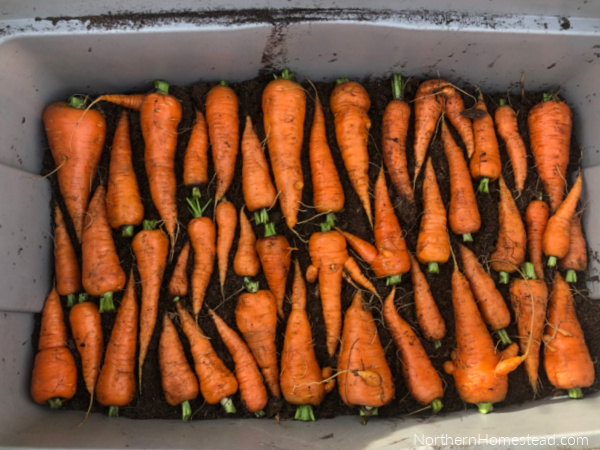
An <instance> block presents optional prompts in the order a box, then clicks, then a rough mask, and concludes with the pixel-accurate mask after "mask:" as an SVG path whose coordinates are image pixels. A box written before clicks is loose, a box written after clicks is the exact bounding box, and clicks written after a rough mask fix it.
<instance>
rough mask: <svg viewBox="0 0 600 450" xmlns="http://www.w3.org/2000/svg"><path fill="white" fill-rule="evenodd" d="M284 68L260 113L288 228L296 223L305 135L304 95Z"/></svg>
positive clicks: (269, 88)
mask: <svg viewBox="0 0 600 450" xmlns="http://www.w3.org/2000/svg"><path fill="white" fill-rule="evenodd" d="M293 76H294V74H293V73H290V72H289V71H288V70H287V69H285V70H284V71H283V72H282V74H281V76H279V77H277V76H276V77H275V80H273V81H271V82H270V83H269V84H268V85H267V87H266V88H265V90H264V91H263V95H262V111H263V120H264V128H265V134H266V137H267V146H268V148H269V156H270V158H271V167H272V169H273V175H274V177H275V185H276V186H277V190H278V191H279V192H280V193H281V195H280V197H279V204H280V205H281V210H282V212H283V215H284V216H285V222H286V223H287V226H288V227H289V228H294V226H295V225H296V222H297V217H298V209H299V208H300V202H301V200H302V188H303V187H304V180H303V178H302V165H301V164H300V152H301V150H302V139H303V135H304V116H305V114H306V95H305V94H304V89H303V88H302V86H301V85H300V84H298V83H296V82H294V81H292V80H291V78H292V77H293Z"/></svg>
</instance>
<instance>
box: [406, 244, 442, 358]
mask: <svg viewBox="0 0 600 450" xmlns="http://www.w3.org/2000/svg"><path fill="white" fill-rule="evenodd" d="M409 257H410V279H411V281H412V286H413V291H414V297H415V309H416V313H417V321H418V322H419V326H420V327H421V330H422V331H423V336H425V339H427V340H428V341H433V344H434V347H435V348H436V349H438V348H440V347H441V346H442V341H441V339H443V338H444V336H446V323H445V322H444V318H443V317H442V315H441V314H440V310H439V309H438V307H437V304H436V303H435V300H434V298H433V295H432V294H431V289H430V288H429V284H428V283H427V279H426V278H425V275H423V272H422V271H421V267H420V266H419V262H418V261H417V260H416V259H415V257H414V256H413V255H412V254H410V253H409Z"/></svg>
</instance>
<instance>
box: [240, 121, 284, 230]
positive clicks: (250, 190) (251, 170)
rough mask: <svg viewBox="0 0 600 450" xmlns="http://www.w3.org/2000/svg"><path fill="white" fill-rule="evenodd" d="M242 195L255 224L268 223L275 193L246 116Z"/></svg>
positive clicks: (250, 122) (243, 141) (265, 163)
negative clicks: (269, 210)
mask: <svg viewBox="0 0 600 450" xmlns="http://www.w3.org/2000/svg"><path fill="white" fill-rule="evenodd" d="M242 158H243V159H242V161H243V164H242V193H243V194H244V202H245V203H246V207H247V208H248V211H250V212H253V213H254V217H255V222H256V223H257V224H262V223H267V222H268V221H269V214H268V212H267V211H268V209H269V208H271V206H273V205H274V204H275V201H276V200H277V191H275V186H273V182H272V181H271V175H270V174H269V165H268V164H267V159H266V158H265V154H264V152H263V147H262V144H261V142H260V140H259V139H258V136H257V135H256V132H255V131H254V127H253V126H252V119H250V116H246V125H245V127H244V134H243V135H242Z"/></svg>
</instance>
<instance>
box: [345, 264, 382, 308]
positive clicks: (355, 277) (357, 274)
mask: <svg viewBox="0 0 600 450" xmlns="http://www.w3.org/2000/svg"><path fill="white" fill-rule="evenodd" d="M344 270H345V271H346V273H347V274H348V275H349V276H350V278H351V279H352V281H354V282H356V283H358V284H360V285H361V286H362V287H364V288H365V289H366V290H367V291H369V292H370V293H371V294H373V295H375V296H376V297H378V298H379V293H378V292H377V289H375V286H373V283H371V281H370V280H369V279H368V278H367V277H366V276H365V275H364V274H363V273H362V270H361V268H360V267H359V266H358V264H357V263H356V261H355V260H354V258H353V257H352V256H349V257H348V259H347V260H346V262H345V263H344Z"/></svg>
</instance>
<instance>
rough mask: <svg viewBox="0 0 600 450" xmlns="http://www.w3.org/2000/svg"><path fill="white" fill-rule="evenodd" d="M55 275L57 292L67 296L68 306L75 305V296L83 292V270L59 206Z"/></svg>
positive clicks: (55, 239)
mask: <svg viewBox="0 0 600 450" xmlns="http://www.w3.org/2000/svg"><path fill="white" fill-rule="evenodd" d="M54 223H55V227H54V274H55V277H56V292H58V295H66V296H67V306H73V305H74V304H75V294H76V293H77V292H79V291H80V290H81V268H80V267H79V261H78V260H77V254H76V253H75V249H74V248H73V243H72V242H71V238H70V237H69V232H68V231H67V225H66V224H65V219H64V218H63V215H62V212H61V210H60V207H59V206H58V205H55V206H54Z"/></svg>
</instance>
